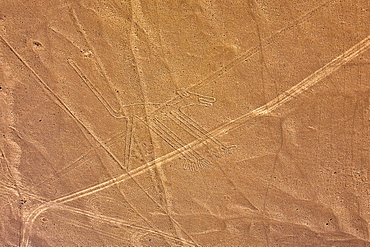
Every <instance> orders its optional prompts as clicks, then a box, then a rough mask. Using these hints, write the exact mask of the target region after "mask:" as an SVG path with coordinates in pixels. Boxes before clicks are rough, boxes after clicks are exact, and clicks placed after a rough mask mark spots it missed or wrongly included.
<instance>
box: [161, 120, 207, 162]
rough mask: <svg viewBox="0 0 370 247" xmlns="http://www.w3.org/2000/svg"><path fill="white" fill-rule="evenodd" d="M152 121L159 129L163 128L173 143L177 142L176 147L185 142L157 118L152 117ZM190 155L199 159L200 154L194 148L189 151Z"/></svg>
mask: <svg viewBox="0 0 370 247" xmlns="http://www.w3.org/2000/svg"><path fill="white" fill-rule="evenodd" d="M154 122H155V124H156V126H158V127H159V128H160V129H162V130H163V132H164V133H166V134H167V136H168V137H170V138H171V139H172V140H173V141H175V143H177V147H182V146H184V145H185V144H186V143H184V142H183V141H182V140H181V138H180V137H178V136H177V135H176V133H175V132H173V131H172V130H171V129H170V128H169V127H168V126H166V125H165V124H164V123H162V122H161V121H160V120H158V119H157V118H156V117H154ZM189 153H190V155H191V156H193V157H194V158H195V159H201V157H200V154H199V153H198V152H197V151H195V150H190V151H189Z"/></svg>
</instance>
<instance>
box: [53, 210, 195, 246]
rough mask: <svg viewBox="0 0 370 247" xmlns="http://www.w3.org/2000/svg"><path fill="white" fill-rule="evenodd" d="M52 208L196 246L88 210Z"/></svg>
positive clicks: (171, 236) (169, 235) (183, 240)
mask: <svg viewBox="0 0 370 247" xmlns="http://www.w3.org/2000/svg"><path fill="white" fill-rule="evenodd" d="M51 208H54V209H60V210H68V211H70V212H73V213H76V214H80V215H84V216H88V217H89V218H93V219H96V220H99V221H102V222H106V223H108V224H111V225H117V226H120V227H126V228H130V229H136V230H140V231H145V232H148V233H151V234H154V235H158V236H162V237H165V238H167V239H170V240H175V241H180V242H182V243H184V244H187V245H190V246H195V245H194V244H192V243H191V242H189V241H187V240H185V239H180V238H177V237H174V236H173V235H171V234H168V233H166V232H163V231H159V230H153V229H151V228H148V227H143V226H138V225H135V224H131V223H130V222H128V221H125V220H122V219H118V218H113V217H109V216H105V215H101V214H95V213H92V212H89V211H87V210H82V209H79V208H75V207H71V206H67V205H55V206H52V207H51Z"/></svg>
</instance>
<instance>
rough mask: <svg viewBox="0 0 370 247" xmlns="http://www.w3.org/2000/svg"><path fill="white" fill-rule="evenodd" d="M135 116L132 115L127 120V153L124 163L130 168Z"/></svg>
mask: <svg viewBox="0 0 370 247" xmlns="http://www.w3.org/2000/svg"><path fill="white" fill-rule="evenodd" d="M133 121H134V120H133V117H130V118H129V120H128V121H127V127H126V128H127V131H126V138H125V154H124V161H123V165H124V167H125V168H126V169H127V170H128V166H129V161H130V156H131V146H132V139H133V138H132V136H133V128H134V126H133Z"/></svg>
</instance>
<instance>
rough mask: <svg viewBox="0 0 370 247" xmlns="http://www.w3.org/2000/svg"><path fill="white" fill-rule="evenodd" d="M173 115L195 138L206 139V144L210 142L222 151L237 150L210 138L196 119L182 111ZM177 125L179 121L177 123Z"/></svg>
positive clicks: (172, 113) (174, 112) (173, 112)
mask: <svg viewBox="0 0 370 247" xmlns="http://www.w3.org/2000/svg"><path fill="white" fill-rule="evenodd" d="M170 114H171V115H173V116H174V117H175V118H177V119H178V121H179V122H180V123H182V124H183V125H184V126H185V128H187V129H188V133H189V134H191V135H193V136H194V137H196V138H198V139H200V138H204V139H206V140H205V142H207V141H208V140H210V141H212V142H213V143H214V144H215V145H216V146H219V147H220V149H221V150H223V151H225V152H227V150H229V149H235V148H236V146H235V145H232V146H229V147H228V146H226V145H225V144H223V143H222V142H221V141H219V140H218V139H217V138H212V137H209V136H208V132H207V131H206V130H205V129H204V128H203V127H202V126H200V125H199V124H198V123H197V122H196V121H195V120H194V119H192V118H191V117H189V116H188V115H187V114H185V113H183V112H182V111H181V110H179V111H171V112H170ZM175 122H176V123H177V121H175Z"/></svg>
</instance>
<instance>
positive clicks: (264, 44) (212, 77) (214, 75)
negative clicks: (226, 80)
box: [151, 0, 335, 114]
mask: <svg viewBox="0 0 370 247" xmlns="http://www.w3.org/2000/svg"><path fill="white" fill-rule="evenodd" d="M331 2H335V0H328V1H325V2H324V3H322V4H320V5H319V6H317V7H315V8H313V9H312V10H310V11H309V12H307V13H306V14H304V15H302V16H301V17H298V18H297V19H296V20H294V21H293V24H291V25H289V26H286V27H284V28H282V29H280V30H278V31H277V32H276V33H274V34H273V35H271V36H269V37H267V38H266V39H265V40H262V41H261V42H260V44H259V45H258V46H255V47H252V48H251V49H249V50H248V51H246V52H244V53H242V54H240V55H239V56H237V57H236V58H234V59H232V60H231V61H230V62H229V63H228V64H226V65H225V66H223V67H221V68H220V69H218V70H216V71H214V72H211V73H210V74H209V75H207V76H206V77H205V78H204V79H202V80H200V81H199V82H197V83H194V84H192V85H190V86H188V87H187V88H186V89H185V90H189V89H192V88H194V87H196V86H198V85H201V84H203V83H205V82H207V81H208V82H209V81H212V80H216V79H218V78H219V77H221V76H222V75H224V74H225V73H227V72H228V71H230V70H231V69H232V68H233V67H235V66H236V65H238V64H240V63H241V62H243V61H246V60H247V59H249V58H251V57H252V56H254V55H256V54H257V53H259V52H260V51H261V49H262V48H265V47H267V46H269V45H271V44H272V43H273V42H274V41H275V40H277V39H278V38H280V37H281V36H282V35H283V34H285V33H286V32H287V31H289V30H290V29H292V28H294V27H295V26H297V25H298V24H300V23H302V22H303V21H305V20H306V19H307V18H309V17H310V16H311V15H312V14H314V13H315V12H317V11H318V10H320V9H321V8H322V7H324V6H326V5H328V4H329V3H331ZM179 99H181V96H179V95H177V96H174V97H173V98H172V99H169V100H168V101H166V102H164V103H163V104H162V105H161V106H160V107H158V108H157V109H155V110H153V111H152V112H151V114H152V113H155V112H157V111H159V110H161V109H163V108H165V107H168V106H169V105H170V104H171V103H172V102H173V101H175V100H179Z"/></svg>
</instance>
